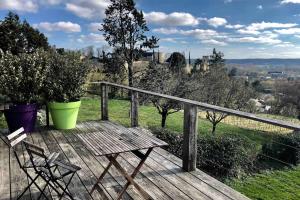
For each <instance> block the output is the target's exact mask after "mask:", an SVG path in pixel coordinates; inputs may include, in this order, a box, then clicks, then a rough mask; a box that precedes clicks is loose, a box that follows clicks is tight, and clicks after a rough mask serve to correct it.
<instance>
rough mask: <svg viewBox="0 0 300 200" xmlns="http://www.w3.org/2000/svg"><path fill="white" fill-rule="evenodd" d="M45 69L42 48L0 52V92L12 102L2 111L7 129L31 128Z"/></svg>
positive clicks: (34, 118) (44, 56)
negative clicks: (31, 50) (30, 51)
mask: <svg viewBox="0 0 300 200" xmlns="http://www.w3.org/2000/svg"><path fill="white" fill-rule="evenodd" d="M48 69H49V65H48V53H47V52H45V51H43V50H37V51H35V52H33V53H30V54H26V53H22V54H18V55H13V54H11V53H10V52H6V53H3V52H0V93H1V94H2V95H4V96H5V97H6V98H8V99H9V102H10V103H12V105H10V107H9V109H7V110H5V111H4V115H5V119H6V122H7V125H8V128H9V130H10V131H11V132H12V131H15V130H17V129H19V128H20V127H23V128H24V129H25V131H26V132H32V131H33V130H34V127H35V122H36V116H37V110H38V103H39V102H40V100H41V97H42V91H43V87H44V85H43V83H44V81H45V77H46V74H47V72H48Z"/></svg>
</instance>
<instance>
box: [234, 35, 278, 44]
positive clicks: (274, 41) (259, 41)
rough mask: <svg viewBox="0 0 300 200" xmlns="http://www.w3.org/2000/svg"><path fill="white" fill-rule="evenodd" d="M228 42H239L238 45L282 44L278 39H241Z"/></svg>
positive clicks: (262, 37)
mask: <svg viewBox="0 0 300 200" xmlns="http://www.w3.org/2000/svg"><path fill="white" fill-rule="evenodd" d="M228 41H230V42H240V43H257V44H269V45H272V44H280V43H282V41H281V40H279V39H274V38H271V37H265V36H260V37H241V38H229V39H228Z"/></svg>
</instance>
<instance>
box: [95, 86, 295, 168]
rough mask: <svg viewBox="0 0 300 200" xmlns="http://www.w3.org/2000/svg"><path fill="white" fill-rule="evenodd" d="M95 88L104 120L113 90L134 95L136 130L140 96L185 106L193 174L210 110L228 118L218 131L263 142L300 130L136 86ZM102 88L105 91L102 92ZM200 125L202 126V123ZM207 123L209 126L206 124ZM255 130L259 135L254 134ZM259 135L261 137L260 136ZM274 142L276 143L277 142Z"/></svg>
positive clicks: (187, 157) (186, 162) (185, 153)
mask: <svg viewBox="0 0 300 200" xmlns="http://www.w3.org/2000/svg"><path fill="white" fill-rule="evenodd" d="M91 84H93V85H94V86H93V88H97V90H98V91H99V92H100V93H101V118H102V120H108V119H109V106H108V102H109V98H108V96H109V92H110V91H112V90H114V91H115V90H116V89H119V90H120V94H123V95H124V94H125V96H126V95H127V94H131V95H130V109H129V111H128V115H127V116H128V117H130V125H131V126H132V127H135V126H139V106H140V104H139V96H142V95H149V96H155V97H157V98H165V99H169V100H173V101H176V102H178V103H179V104H180V105H181V106H182V111H183V113H182V115H183V123H182V128H183V146H182V160H183V169H184V170H186V171H193V170H195V169H196V163H197V135H198V129H200V131H201V128H202V126H205V125H206V126H207V124H208V123H207V121H206V122H205V121H204V120H203V119H205V118H206V114H207V111H209V112H214V113H216V114H217V115H218V114H219V115H226V116H227V117H225V118H224V119H223V120H221V123H220V124H221V125H220V127H218V129H222V124H223V125H224V124H225V125H226V126H229V127H232V130H233V131H235V130H237V131H239V130H238V129H243V130H244V129H245V130H247V131H248V132H247V134H250V135H251V137H250V138H256V137H259V138H260V140H261V141H264V140H266V141H269V142H270V141H273V137H275V136H277V135H285V134H288V133H291V132H294V131H299V130H300V125H299V124H295V123H291V122H286V121H282V120H278V119H271V118H266V117H263V116H258V115H255V114H252V113H247V112H242V111H238V110H233V109H229V108H224V107H219V106H215V105H210V104H207V103H202V102H198V101H193V100H188V99H183V98H179V97H174V96H170V95H166V94H159V93H156V92H151V91H146V90H142V89H138V88H134V87H129V86H124V85H119V84H115V83H109V82H93V83H91ZM99 88H101V90H99ZM199 119H200V123H199V125H198V121H199ZM205 123H206V124H205ZM254 131H255V132H254ZM256 134H257V135H256ZM273 142H276V141H275V140H274V141H273ZM277 143H278V145H282V147H283V148H295V147H292V146H289V145H286V144H283V143H282V144H280V142H277ZM261 156H263V157H265V158H268V159H271V160H272V161H274V162H278V163H280V164H283V165H287V166H291V164H290V163H287V162H286V161H283V160H280V159H278V158H275V157H274V158H273V157H272V156H270V155H264V154H263V153H262V154H261Z"/></svg>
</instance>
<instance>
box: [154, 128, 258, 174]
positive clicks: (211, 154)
mask: <svg viewBox="0 0 300 200" xmlns="http://www.w3.org/2000/svg"><path fill="white" fill-rule="evenodd" d="M150 129H151V131H152V133H153V134H155V136H156V137H158V138H159V139H161V140H164V141H166V142H167V143H168V144H169V146H167V147H165V149H166V150H167V151H169V152H170V153H172V154H174V155H176V156H178V157H182V143H183V137H182V135H178V134H177V133H173V132H171V131H169V130H166V129H161V128H150ZM197 144H198V154H197V167H198V168H199V169H202V170H204V171H206V172H208V173H210V174H212V175H214V176H216V177H219V178H226V177H238V176H240V175H242V174H244V173H248V172H250V171H251V170H252V169H253V168H254V165H255V161H256V159H257V155H258V152H259V151H258V150H257V148H256V145H255V144H254V143H253V142H252V141H251V140H250V139H248V138H245V137H242V136H238V135H221V136H215V135H205V136H199V137H198V143H197Z"/></svg>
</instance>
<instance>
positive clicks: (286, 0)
mask: <svg viewBox="0 0 300 200" xmlns="http://www.w3.org/2000/svg"><path fill="white" fill-rule="evenodd" d="M280 3H281V4H288V3H294V4H297V3H299V4H300V0H282V1H281V2H280Z"/></svg>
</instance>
